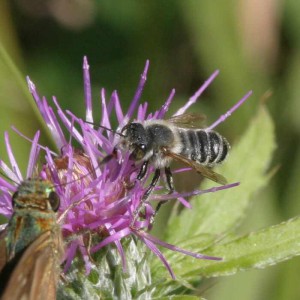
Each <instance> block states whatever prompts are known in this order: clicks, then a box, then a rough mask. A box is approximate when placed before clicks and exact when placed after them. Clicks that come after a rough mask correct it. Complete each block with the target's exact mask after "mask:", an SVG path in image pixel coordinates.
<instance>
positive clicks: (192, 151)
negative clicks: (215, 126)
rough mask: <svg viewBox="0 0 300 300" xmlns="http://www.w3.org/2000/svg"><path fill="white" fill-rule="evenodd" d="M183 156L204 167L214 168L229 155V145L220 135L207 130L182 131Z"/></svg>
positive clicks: (180, 133)
mask: <svg viewBox="0 0 300 300" xmlns="http://www.w3.org/2000/svg"><path fill="white" fill-rule="evenodd" d="M179 135H180V138H181V143H182V149H181V153H180V154H181V155H183V156H186V157H187V158H189V159H191V160H194V161H197V162H199V163H200V164H202V165H207V166H211V167H212V166H214V165H216V164H219V163H221V162H222V161H224V160H225V159H226V157H227V155H228V151H229V148H230V146H229V143H228V142H227V140H226V139H225V138H224V137H222V136H221V135H220V134H219V133H217V132H215V131H205V130H180V131H179Z"/></svg>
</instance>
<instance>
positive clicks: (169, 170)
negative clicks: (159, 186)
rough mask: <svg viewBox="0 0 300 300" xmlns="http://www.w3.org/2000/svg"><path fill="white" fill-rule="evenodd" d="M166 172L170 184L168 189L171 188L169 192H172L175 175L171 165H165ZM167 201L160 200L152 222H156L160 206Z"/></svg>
mask: <svg viewBox="0 0 300 300" xmlns="http://www.w3.org/2000/svg"><path fill="white" fill-rule="evenodd" d="M165 174H166V179H167V185H168V189H169V194H172V193H173V192H174V190H175V188H174V181H173V175H172V172H171V169H170V167H165ZM166 202H167V201H160V202H158V204H157V206H156V209H155V212H154V214H153V216H152V218H151V224H153V223H154V218H155V216H156V214H157V213H158V211H159V210H160V207H161V206H162V205H163V204H165V203H166Z"/></svg>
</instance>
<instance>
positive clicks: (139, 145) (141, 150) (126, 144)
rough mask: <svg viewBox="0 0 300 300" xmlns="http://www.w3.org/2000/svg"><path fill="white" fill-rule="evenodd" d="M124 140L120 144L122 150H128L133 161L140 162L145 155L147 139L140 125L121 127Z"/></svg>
mask: <svg viewBox="0 0 300 300" xmlns="http://www.w3.org/2000/svg"><path fill="white" fill-rule="evenodd" d="M121 133H122V134H124V139H123V141H122V142H121V147H122V148H123V149H128V150H129V151H130V152H131V154H130V157H131V158H132V159H133V160H136V161H138V160H141V159H143V157H144V156H145V155H146V152H147V149H148V146H149V139H148V135H147V132H146V130H145V127H144V126H143V125H142V124H141V123H129V124H127V125H126V126H124V127H123V129H122V131H121Z"/></svg>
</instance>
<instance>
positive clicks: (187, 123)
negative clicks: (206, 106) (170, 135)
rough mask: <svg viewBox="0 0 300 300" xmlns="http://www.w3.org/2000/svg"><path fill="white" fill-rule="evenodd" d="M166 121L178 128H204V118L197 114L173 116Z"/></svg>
mask: <svg viewBox="0 0 300 300" xmlns="http://www.w3.org/2000/svg"><path fill="white" fill-rule="evenodd" d="M167 121H168V122H170V123H172V124H174V125H175V126H177V127H180V128H204V127H205V122H206V116H205V115H204V114H199V113H184V114H182V115H178V116H173V117H171V118H170V119H167Z"/></svg>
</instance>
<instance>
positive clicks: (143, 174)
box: [136, 160, 149, 180]
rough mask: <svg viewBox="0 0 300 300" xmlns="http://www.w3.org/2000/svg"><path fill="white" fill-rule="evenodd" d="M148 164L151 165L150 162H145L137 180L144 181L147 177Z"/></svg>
mask: <svg viewBox="0 0 300 300" xmlns="http://www.w3.org/2000/svg"><path fill="white" fill-rule="evenodd" d="M148 164H149V161H148V160H146V161H144V162H143V164H142V166H141V169H140V172H139V174H138V176H137V177H136V179H137V180H142V179H143V178H144V177H145V175H146V173H147V170H148Z"/></svg>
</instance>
